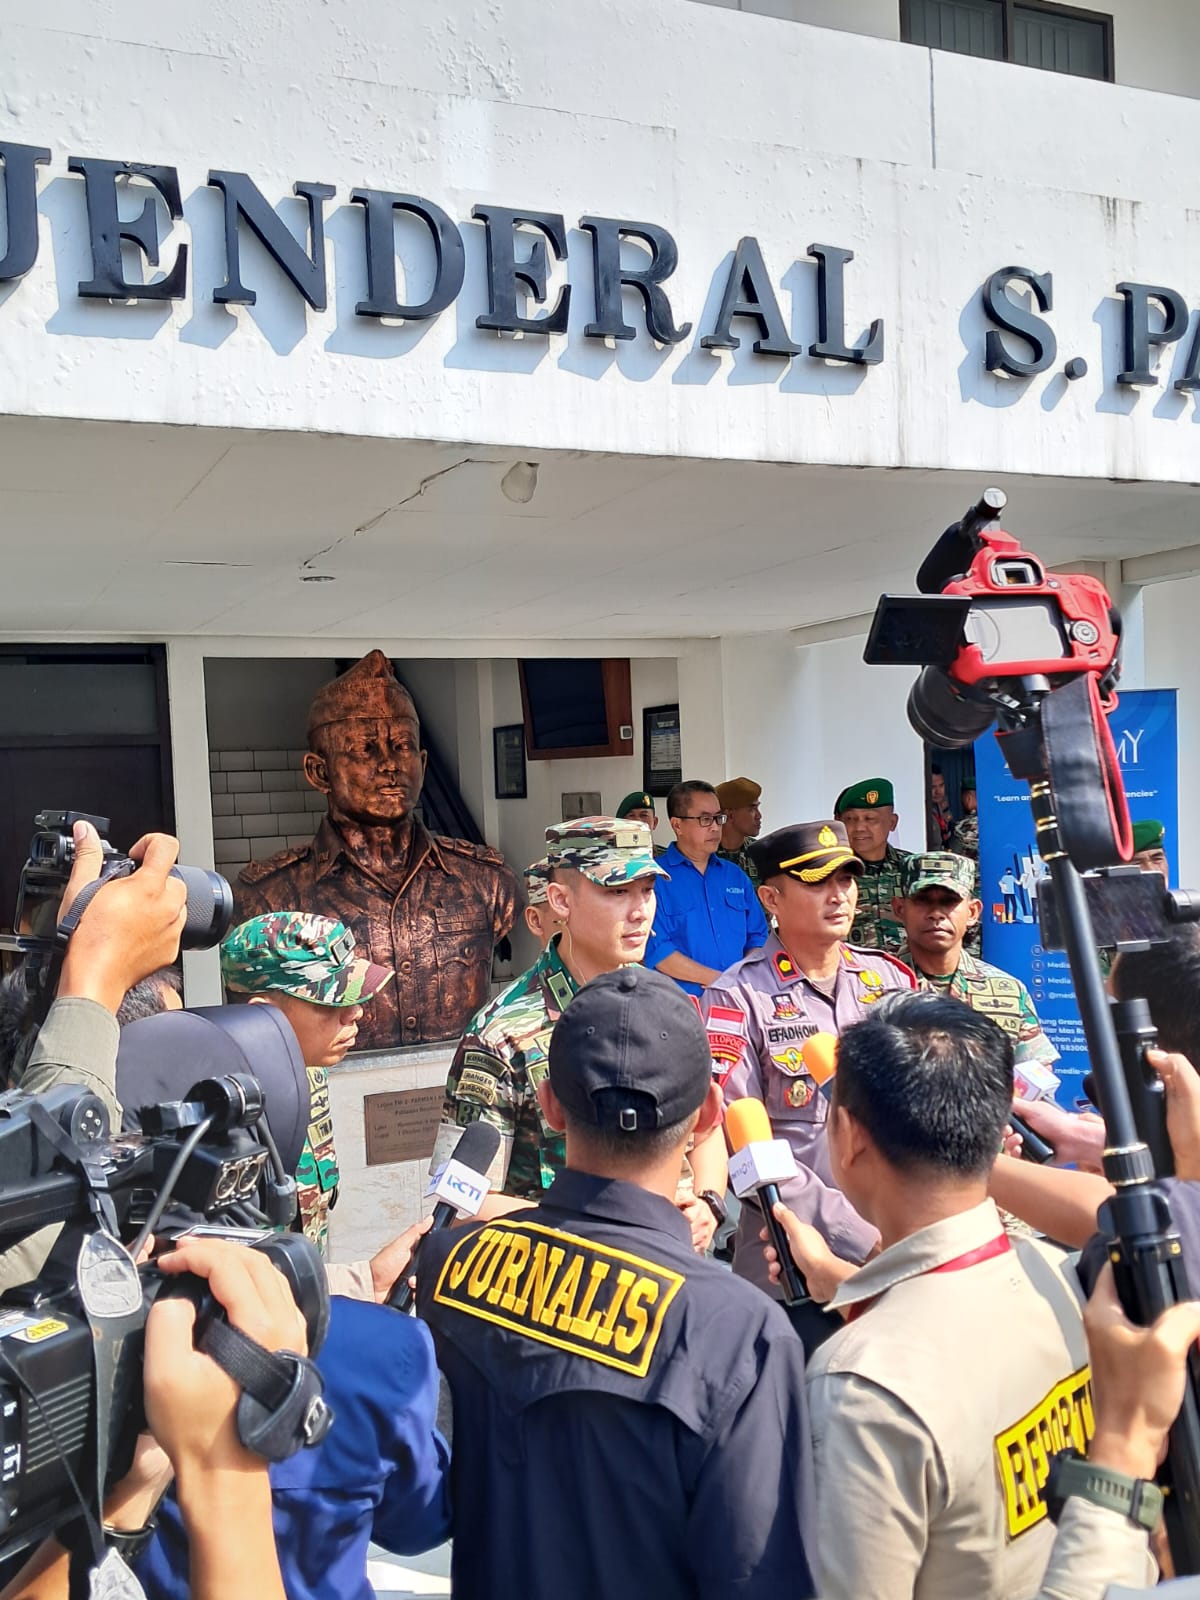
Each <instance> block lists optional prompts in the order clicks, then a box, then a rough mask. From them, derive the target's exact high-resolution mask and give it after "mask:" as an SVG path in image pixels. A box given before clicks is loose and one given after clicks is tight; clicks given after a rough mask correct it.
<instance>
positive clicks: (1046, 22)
mask: <svg viewBox="0 0 1200 1600" xmlns="http://www.w3.org/2000/svg"><path fill="white" fill-rule="evenodd" d="M900 37H901V38H902V39H904V40H905V41H906V42H907V43H908V44H921V45H926V46H928V47H929V48H930V49H932V50H953V51H954V52H955V53H956V54H957V55H964V56H983V57H985V58H986V59H987V60H989V61H1012V62H1015V63H1016V65H1017V66H1021V67H1040V68H1042V69H1043V70H1044V71H1047V72H1066V73H1070V74H1071V76H1072V77H1076V78H1106V79H1108V80H1109V81H1110V82H1111V80H1112V76H1113V36H1112V18H1111V17H1109V16H1106V15H1105V14H1104V13H1103V12H1099V11H1081V10H1080V9H1079V8H1078V7H1076V6H1058V5H1043V4H1042V3H1041V0H1025V3H1024V4H1018V3H1017V0H900Z"/></svg>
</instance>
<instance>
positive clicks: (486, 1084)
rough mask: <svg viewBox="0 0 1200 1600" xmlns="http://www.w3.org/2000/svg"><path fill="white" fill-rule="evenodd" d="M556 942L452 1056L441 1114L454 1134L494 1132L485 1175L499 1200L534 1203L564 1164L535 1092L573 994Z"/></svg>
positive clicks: (482, 1015)
mask: <svg viewBox="0 0 1200 1600" xmlns="http://www.w3.org/2000/svg"><path fill="white" fill-rule="evenodd" d="M561 938H562V935H561V934H558V935H556V936H555V938H554V939H553V940H552V941H551V942H550V944H549V946H548V947H547V948H546V949H545V950H544V951H543V952H542V954H541V955H540V956H539V957H538V959H537V960H536V961H535V962H534V964H533V966H532V967H530V969H529V971H528V972H523V973H522V974H521V976H520V977H519V978H514V979H513V981H512V982H511V983H510V984H509V985H508V987H507V988H506V989H502V990H501V992H500V993H499V994H498V995H497V996H496V998H495V999H494V1000H493V1001H491V1002H490V1004H488V1005H486V1006H484V1008H483V1010H482V1011H480V1012H479V1013H478V1015H477V1016H476V1017H475V1018H474V1019H473V1021H472V1023H471V1026H470V1027H469V1028H468V1030H467V1032H466V1033H465V1034H464V1035H463V1038H462V1042H461V1043H460V1044H459V1047H458V1049H457V1050H456V1051H455V1053H454V1060H453V1062H452V1063H451V1066H450V1076H449V1079H448V1080H447V1083H446V1099H445V1104H444V1105H443V1108H442V1120H443V1125H445V1124H447V1123H452V1124H453V1125H454V1128H455V1130H456V1133H458V1132H461V1130H462V1128H463V1127H465V1126H466V1124H467V1123H470V1122H475V1121H476V1120H482V1121H484V1122H490V1123H493V1124H494V1125H495V1127H497V1128H498V1129H499V1130H500V1133H501V1147H500V1153H499V1155H498V1157H497V1162H498V1166H496V1167H495V1168H494V1169H493V1171H492V1172H491V1173H490V1174H489V1176H490V1177H491V1178H492V1181H493V1183H494V1184H495V1185H496V1186H497V1187H498V1188H500V1189H502V1190H503V1192H504V1193H505V1194H514V1195H520V1196H521V1197H522V1198H523V1199H527V1200H533V1199H538V1198H540V1196H541V1194H542V1191H543V1190H544V1189H547V1188H549V1186H550V1182H551V1180H552V1179H553V1177H554V1174H555V1173H556V1172H557V1171H558V1170H559V1169H560V1168H561V1167H562V1166H563V1165H564V1164H565V1161H566V1147H565V1145H564V1143H563V1136H562V1134H561V1133H556V1132H555V1131H554V1129H553V1128H551V1127H549V1126H548V1125H547V1123H546V1121H545V1119H544V1118H543V1116H542V1113H541V1108H540V1106H539V1105H538V1100H537V1086H538V1084H539V1083H540V1082H541V1080H542V1079H543V1078H544V1077H545V1076H546V1072H547V1070H548V1064H549V1051H550V1033H551V1030H552V1029H553V1027H554V1024H555V1023H556V1022H557V1021H558V1019H559V1017H561V1016H562V1014H563V1011H564V1010H565V1009H566V1007H567V1006H568V1004H569V1003H570V1001H571V1000H572V999H573V997H574V995H575V992H576V990H577V988H578V985H577V984H576V982H575V980H574V978H572V976H571V974H570V973H569V972H568V971H567V969H566V967H565V966H564V965H563V962H562V959H561V957H560V956H559V953H558V944H559V940H560V939H561Z"/></svg>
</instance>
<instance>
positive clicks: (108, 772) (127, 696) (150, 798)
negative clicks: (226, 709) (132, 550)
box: [0, 645, 175, 927]
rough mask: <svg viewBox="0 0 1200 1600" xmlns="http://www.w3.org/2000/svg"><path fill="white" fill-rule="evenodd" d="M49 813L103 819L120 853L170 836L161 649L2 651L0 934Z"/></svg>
mask: <svg viewBox="0 0 1200 1600" xmlns="http://www.w3.org/2000/svg"><path fill="white" fill-rule="evenodd" d="M47 808H49V809H55V810H62V811H68V810H73V811H89V812H93V813H99V814H101V815H103V816H107V817H109V818H110V819H111V822H112V826H111V830H110V834H109V837H110V838H111V840H112V842H113V844H115V845H116V846H118V848H120V849H122V850H127V849H128V848H129V846H130V845H131V844H133V842H134V841H135V840H136V839H138V838H139V837H140V836H141V835H142V834H143V833H147V832H150V831H154V830H165V831H167V832H174V826H175V805H174V796H173V794H172V789H171V750H170V735H169V728H168V717H167V696H166V659H165V652H164V650H163V647H162V646H161V645H120V646H101V645H92V646H82V647H79V648H78V649H76V648H72V647H70V646H66V645H54V646H49V647H43V648H41V649H31V648H30V647H28V646H22V645H3V646H0V926H3V927H10V926H11V924H12V913H13V908H14V906H15V904H16V897H17V880H18V878H19V877H20V873H21V867H22V865H23V863H24V861H25V858H26V855H27V854H28V850H29V839H30V835H31V834H32V832H33V819H34V816H35V814H36V813H37V812H38V811H41V810H45V809H47Z"/></svg>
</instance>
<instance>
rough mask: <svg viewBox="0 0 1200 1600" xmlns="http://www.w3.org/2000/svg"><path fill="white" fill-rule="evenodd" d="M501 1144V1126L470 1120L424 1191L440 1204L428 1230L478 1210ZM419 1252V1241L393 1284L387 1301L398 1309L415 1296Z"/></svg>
mask: <svg viewBox="0 0 1200 1600" xmlns="http://www.w3.org/2000/svg"><path fill="white" fill-rule="evenodd" d="M499 1148H500V1130H499V1128H496V1127H493V1125H492V1124H491V1123H490V1122H471V1123H468V1124H467V1126H466V1127H465V1128H464V1129H463V1132H462V1137H461V1138H460V1139H459V1141H458V1143H457V1144H456V1145H455V1146H454V1151H453V1154H452V1155H451V1156H450V1157H449V1159H448V1160H446V1161H443V1162H442V1164H441V1166H440V1167H439V1168H438V1169H437V1171H436V1172H435V1173H434V1175H433V1178H432V1179H431V1181H430V1184H429V1188H428V1189H427V1190H426V1191H425V1198H426V1199H427V1200H428V1199H430V1198H431V1197H435V1196H436V1198H437V1205H435V1206H434V1208H433V1227H432V1228H431V1229H430V1230H429V1231H430V1233H438V1232H440V1231H441V1229H443V1228H448V1227H449V1226H450V1224H451V1223H452V1222H453V1221H455V1219H456V1218H458V1217H460V1216H467V1217H473V1216H475V1215H476V1214H477V1213H478V1211H479V1208H480V1206H482V1204H483V1202H484V1200H485V1199H486V1198H487V1195H488V1191H489V1190H490V1189H491V1184H490V1183H489V1182H488V1180H487V1170H488V1168H489V1167H490V1166H491V1164H492V1162H493V1161H494V1160H495V1158H496V1151H497V1150H499ZM422 1237H423V1238H424V1237H426V1236H425V1235H422ZM420 1254H421V1246H420V1244H419V1243H418V1245H417V1248H416V1250H414V1251H413V1258H412V1260H411V1261H410V1262H409V1264H408V1271H407V1272H405V1273H404V1274H403V1276H402V1277H401V1278H398V1279H397V1280H396V1282H395V1283H394V1284H393V1285H392V1292H391V1294H390V1295H388V1301H387V1303H388V1305H390V1306H391V1307H392V1308H393V1309H394V1310H396V1311H410V1310H411V1309H412V1304H413V1300H414V1299H415V1298H416V1296H415V1293H414V1291H413V1288H412V1284H411V1282H410V1281H409V1280H410V1279H411V1278H412V1276H413V1272H414V1269H415V1268H416V1265H417V1261H418V1259H419V1258H420Z"/></svg>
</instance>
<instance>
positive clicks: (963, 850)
mask: <svg viewBox="0 0 1200 1600" xmlns="http://www.w3.org/2000/svg"><path fill="white" fill-rule="evenodd" d="M950 849H951V850H952V851H953V852H954V854H955V855H959V856H966V858H967V860H968V861H973V862H974V863H975V889H974V895H975V899H976V900H978V899H979V813H978V812H977V811H968V812H967V814H966V815H965V816H964V817H962V818H961V819H960V820H959V821H958V822H956V823H955V824H954V832H953V834H952V835H951V844H950ZM963 949H964V950H969V951H970V952H971V954H972V955H973V956H977V955H979V953H980V951H981V950H982V949H983V923H982V922H981V921H980V922H974V923H972V924H971V926H970V927H969V928H968V929H967V932H966V937H965V938H964V939H963Z"/></svg>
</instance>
